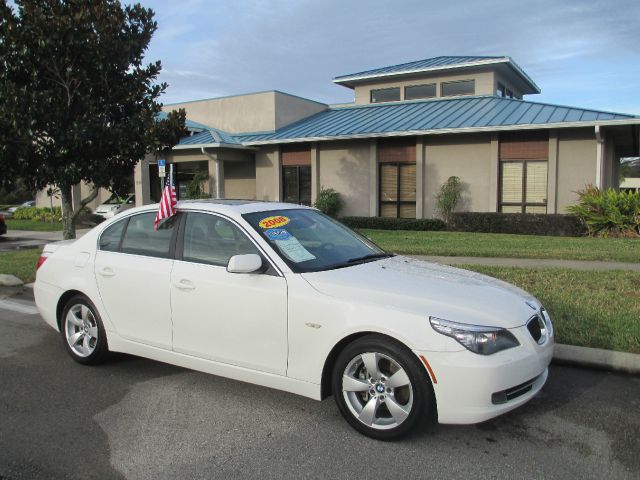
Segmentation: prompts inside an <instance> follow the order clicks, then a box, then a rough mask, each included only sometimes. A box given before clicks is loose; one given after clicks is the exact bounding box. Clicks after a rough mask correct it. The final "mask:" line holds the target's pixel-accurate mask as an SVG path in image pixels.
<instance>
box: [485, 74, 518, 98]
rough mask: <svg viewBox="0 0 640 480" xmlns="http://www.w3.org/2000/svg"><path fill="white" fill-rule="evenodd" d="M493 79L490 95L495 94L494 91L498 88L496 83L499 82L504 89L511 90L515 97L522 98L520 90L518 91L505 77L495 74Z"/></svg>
mask: <svg viewBox="0 0 640 480" xmlns="http://www.w3.org/2000/svg"><path fill="white" fill-rule="evenodd" d="M494 78H495V83H494V87H493V92H491V93H492V94H493V93H495V92H496V90H497V88H498V82H500V83H502V84H503V85H504V86H505V87H507V88H508V89H509V90H511V91H512V92H513V95H514V96H515V97H517V98H522V90H520V89H519V88H517V87H516V86H514V84H513V82H512V81H511V80H510V79H508V78H507V77H506V76H505V75H501V74H499V73H497V72H496V74H495V77H494Z"/></svg>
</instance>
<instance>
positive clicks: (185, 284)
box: [173, 278, 196, 290]
mask: <svg viewBox="0 0 640 480" xmlns="http://www.w3.org/2000/svg"><path fill="white" fill-rule="evenodd" d="M173 286H174V287H176V288H178V289H180V290H193V289H194V288H196V286H195V285H194V284H193V282H192V281H191V280H187V279H186V278H183V279H182V280H180V281H179V282H173Z"/></svg>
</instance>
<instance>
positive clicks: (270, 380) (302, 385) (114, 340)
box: [108, 332, 322, 400]
mask: <svg viewBox="0 0 640 480" xmlns="http://www.w3.org/2000/svg"><path fill="white" fill-rule="evenodd" d="M108 342H109V350H110V351H112V352H122V353H128V354H131V355H137V356H140V357H145V358H149V359H151V360H157V361H159V362H164V363H169V364H171V365H176V366H178V367H184V368H189V369H191V370H197V371H199V372H204V373H209V374H212V375H218V376H221V377H226V378H231V379H233V380H239V381H241V382H247V383H253V384H255V385H261V386H263V387H269V388H274V389H276V390H283V391H285V392H289V393H295V394H296V395H301V396H303V397H308V398H312V399H313V400H322V398H321V387H320V385H318V384H315V383H310V382H305V381H302V380H296V379H294V378H289V377H284V376H282V375H275V374H272V373H265V372H260V371H257V370H251V369H248V368H243V367H238V366H235V365H230V364H227V363H220V362H215V361H213V360H207V359H203V358H198V357H194V356H190V355H185V354H183V353H177V352H173V351H168V350H164V349H162V348H157V347H152V346H149V345H144V344H141V343H137V342H132V341H129V340H126V339H124V338H122V337H121V336H119V335H117V334H116V333H115V332H109V338H108Z"/></svg>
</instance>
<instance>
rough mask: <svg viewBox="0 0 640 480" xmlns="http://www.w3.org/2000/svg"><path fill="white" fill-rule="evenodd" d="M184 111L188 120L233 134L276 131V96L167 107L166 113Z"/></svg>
mask: <svg viewBox="0 0 640 480" xmlns="http://www.w3.org/2000/svg"><path fill="white" fill-rule="evenodd" d="M179 108H184V109H185V110H186V111H187V118H188V119H189V120H193V121H194V122H200V123H203V124H205V125H208V126H210V127H214V128H219V129H220V130H225V131H227V132H230V133H237V132H255V131H261V130H273V129H274V128H275V93H274V92H263V93H254V94H248V95H236V96H232V97H223V98H211V99H208V100H199V101H194V102H185V103H178V104H171V105H165V106H164V107H163V108H162V109H163V110H164V111H170V110H177V109H179Z"/></svg>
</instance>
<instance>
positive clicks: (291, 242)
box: [276, 232, 316, 263]
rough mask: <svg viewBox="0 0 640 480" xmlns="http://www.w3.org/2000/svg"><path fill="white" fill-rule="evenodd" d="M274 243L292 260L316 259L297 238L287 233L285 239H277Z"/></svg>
mask: <svg viewBox="0 0 640 480" xmlns="http://www.w3.org/2000/svg"><path fill="white" fill-rule="evenodd" d="M287 233H289V232H287ZM276 245H277V246H278V248H279V249H280V251H281V252H282V253H284V254H285V255H286V256H287V257H289V259H290V260H291V261H292V262H296V263H301V262H307V261H309V260H315V259H316V256H315V255H313V254H312V253H311V252H309V250H307V249H306V248H304V247H303V246H302V244H301V243H300V242H299V241H298V239H297V238H296V237H294V236H292V235H289V238H287V239H286V240H277V241H276Z"/></svg>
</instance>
